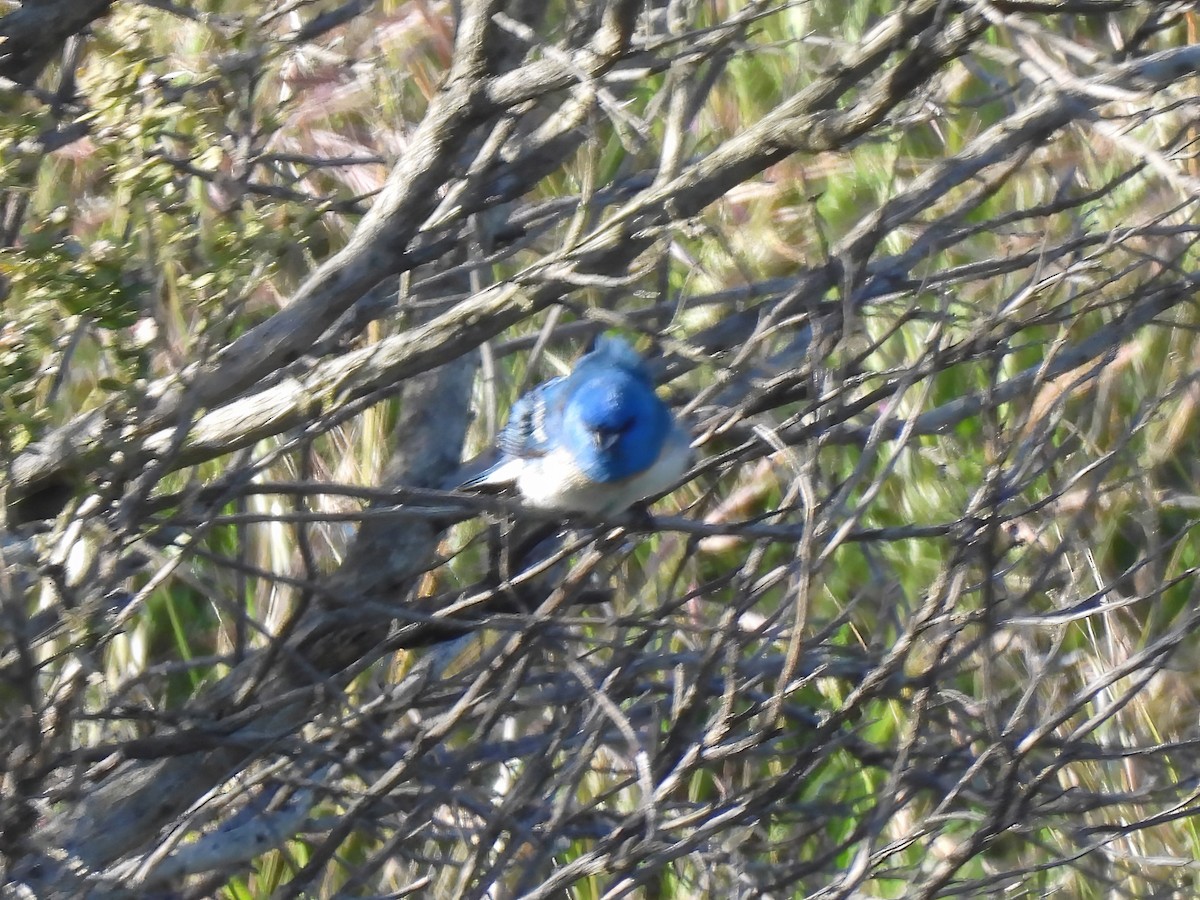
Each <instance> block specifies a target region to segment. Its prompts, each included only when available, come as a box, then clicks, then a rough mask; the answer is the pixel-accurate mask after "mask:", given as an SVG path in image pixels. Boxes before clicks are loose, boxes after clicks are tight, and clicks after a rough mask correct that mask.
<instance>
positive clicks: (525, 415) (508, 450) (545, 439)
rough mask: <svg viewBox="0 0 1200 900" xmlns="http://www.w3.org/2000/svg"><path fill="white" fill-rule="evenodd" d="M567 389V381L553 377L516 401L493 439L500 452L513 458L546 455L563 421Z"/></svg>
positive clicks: (552, 446)
mask: <svg viewBox="0 0 1200 900" xmlns="http://www.w3.org/2000/svg"><path fill="white" fill-rule="evenodd" d="M567 390H568V385H567V379H566V378H552V379H550V380H549V381H547V382H544V383H542V384H539V385H538V386H537V387H535V388H534V389H533V390H531V391H529V392H528V393H526V394H525V395H523V396H522V397H521V398H520V399H518V400H517V402H516V403H514V404H513V407H512V410H511V411H510V412H509V414H508V423H507V424H506V425H505V426H504V428H503V429H502V430H501V431H500V434H499V435H498V436H497V437H496V446H497V447H499V448H500V452H501V453H502V454H503V455H504V456H506V457H510V458H515V459H537V458H538V457H540V456H545V455H546V454H547V453H549V452H550V450H552V449H553V448H554V444H555V437H556V435H557V432H558V428H559V427H560V424H561V422H562V410H563V403H564V401H565V399H566V396H565V395H566V393H567Z"/></svg>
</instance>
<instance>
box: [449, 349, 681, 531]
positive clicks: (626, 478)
mask: <svg viewBox="0 0 1200 900" xmlns="http://www.w3.org/2000/svg"><path fill="white" fill-rule="evenodd" d="M496 444H497V447H498V449H499V451H500V458H499V459H498V460H497V461H496V462H495V463H493V464H492V465H490V466H488V468H487V469H485V470H484V471H483V472H481V473H480V474H478V475H476V476H474V477H472V478H469V479H468V480H467V481H465V482H463V483H461V484H460V487H464V488H479V487H509V486H511V487H515V488H516V490H517V493H519V494H520V496H521V498H522V500H523V501H524V502H525V503H526V504H527V505H528V506H530V507H532V508H535V509H546V510H555V511H558V512H567V513H571V512H578V513H590V514H592V515H598V516H611V515H615V514H616V513H620V512H623V511H624V510H626V509H628V508H629V507H630V506H632V505H633V504H634V503H636V502H637V501H638V500H642V499H644V498H646V497H650V496H652V495H654V494H659V493H662V492H663V491H665V490H666V489H667V488H669V487H671V485H673V484H674V483H675V482H676V481H678V480H679V479H680V478H681V477H682V476H683V473H684V472H686V471H687V469H688V466H689V464H690V462H691V455H692V454H691V439H690V436H689V435H688V433H687V431H686V430H685V429H683V428H682V427H681V426H680V425H679V424H678V423H677V422H676V421H675V417H674V416H673V415H671V410H670V409H668V408H667V405H666V404H665V403H663V402H662V400H660V399H659V397H658V395H657V394H656V393H655V392H654V383H653V382H652V381H651V379H650V373H649V372H648V371H647V370H646V366H645V364H644V362H643V361H642V358H641V357H640V356H639V355H638V354H637V351H635V350H634V349H633V348H632V347H630V346H629V344H628V343H626V342H625V341H624V340H622V339H621V338H618V337H611V336H603V337H601V338H599V339H598V340H597V342H596V346H595V348H594V349H593V350H592V351H591V352H590V353H588V354H586V355H585V356H583V357H582V358H581V359H580V360H579V362H577V363H576V364H575V368H574V369H572V370H571V372H570V374H568V375H566V376H563V377H561V378H552V379H550V380H549V381H547V382H544V383H543V384H540V385H538V386H537V387H535V388H533V389H532V390H530V391H529V392H528V393H526V394H525V395H524V396H522V397H521V398H520V399H519V400H517V402H516V403H514V404H513V408H512V410H511V412H510V413H509V417H508V424H506V425H505V426H504V429H503V430H502V431H501V432H500V435H499V437H498V438H497V440H496Z"/></svg>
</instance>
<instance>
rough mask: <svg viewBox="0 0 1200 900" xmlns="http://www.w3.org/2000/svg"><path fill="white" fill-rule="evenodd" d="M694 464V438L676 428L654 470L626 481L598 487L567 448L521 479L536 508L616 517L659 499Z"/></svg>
mask: <svg viewBox="0 0 1200 900" xmlns="http://www.w3.org/2000/svg"><path fill="white" fill-rule="evenodd" d="M690 461H691V448H690V446H689V441H688V436H687V433H686V432H685V431H683V430H682V429H681V428H679V427H678V426H677V427H675V428H673V429H672V431H671V434H670V436H669V437H668V439H667V442H666V443H665V444H664V445H663V450H662V453H660V454H659V455H658V459H657V460H655V461H654V464H653V465H652V466H650V468H648V469H646V470H645V471H643V472H639V473H638V474H636V475H631V476H630V477H629V478H625V479H622V480H621V481H612V482H608V483H606V484H595V483H593V482H591V481H589V480H588V479H587V478H585V477H584V476H583V474H582V473H581V472H580V471H579V469H578V467H577V466H576V465H575V462H574V460H573V459H572V457H571V455H570V454H569V453H567V452H566V451H564V450H562V449H558V450H555V451H553V452H552V453H550V454H548V455H546V456H544V457H542V458H541V459H538V460H534V461H531V462H527V463H526V464H525V466H524V467H523V468H522V470H521V472H520V474H519V475H518V477H517V479H516V487H517V490H518V491H519V492H520V494H521V497H522V499H523V500H524V501H525V502H526V503H527V504H528V505H529V506H532V507H534V508H536V509H553V510H559V511H562V512H582V513H591V514H593V515H615V514H616V513H619V512H624V511H625V510H626V509H628V508H629V507H630V506H632V505H633V504H634V503H636V502H637V501H638V500H642V499H644V498H646V497H649V496H652V495H654V494H659V493H662V492H663V491H665V490H666V489H667V488H669V487H670V486H671V485H672V484H674V483H675V482H676V481H678V480H679V479H680V478H681V477H682V476H683V473H684V472H686V471H687V468H688V464H689V463H690Z"/></svg>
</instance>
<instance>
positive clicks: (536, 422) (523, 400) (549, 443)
mask: <svg viewBox="0 0 1200 900" xmlns="http://www.w3.org/2000/svg"><path fill="white" fill-rule="evenodd" d="M565 393H566V379H565V378H552V379H550V380H549V381H547V382H544V383H542V384H539V385H538V386H537V387H535V388H533V389H531V390H530V391H528V392H527V393H525V394H524V395H522V396H521V397H520V398H519V399H518V400H517V402H516V403H514V404H513V406H512V410H510V411H509V414H508V422H507V423H506V424H505V426H504V428H502V429H501V430H500V434H498V435H497V436H496V451H493V452H492V453H490V454H486V455H485V457H486V459H485V461H484V467H483V469H482V470H478V464H476V465H473V466H469V467H465V468H468V469H469V470H470V469H475V470H477V471H473V472H471V471H468V473H466V474H465V477H461V476H462V474H463V473H460V479H459V481H458V483H457V485H456V486H457V487H460V488H478V487H504V486H505V485H509V484H512V483H513V482H514V481H516V480H517V477H518V476H519V475H520V474H521V471H522V469H523V468H524V467H525V466H526V465H527V464H528V463H529V461H530V460H534V459H539V458H541V457H543V456H545V455H546V454H547V453H549V452H550V451H551V450H552V449H553V448H554V439H553V437H552V436H553V435H554V434H555V433H556V430H557V428H558V425H559V423H560V422H561V420H562V407H563V402H564V400H565V396H564V395H565ZM497 451H498V457H497ZM473 462H474V461H473Z"/></svg>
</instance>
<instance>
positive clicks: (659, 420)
mask: <svg viewBox="0 0 1200 900" xmlns="http://www.w3.org/2000/svg"><path fill="white" fill-rule="evenodd" d="M566 419H567V427H568V429H569V431H570V432H571V433H572V434H573V438H574V446H573V447H572V448H571V449H572V452H573V453H574V454H575V456H576V458H577V461H578V462H579V464H580V465H581V467H582V468H583V469H584V470H585V471H586V472H587V474H588V475H589V477H592V478H594V479H595V480H597V481H615V480H618V479H621V478H626V477H628V476H630V475H633V474H636V473H637V472H640V471H642V470H644V469H646V468H648V467H649V466H651V465H652V464H653V463H654V461H655V460H656V459H657V458H658V454H659V451H660V450H661V449H662V443H663V440H664V438H665V436H666V433H667V431H668V430H669V429H670V425H671V418H670V412H669V411H668V410H667V408H666V406H665V405H664V404H663V402H662V401H661V400H660V399H659V398H658V396H657V395H656V394H655V393H654V388H653V386H652V385H651V384H649V383H648V382H646V381H644V380H643V379H642V378H640V377H639V376H638V375H637V374H634V373H631V372H629V371H626V370H623V369H608V370H605V371H603V372H599V373H597V374H596V375H595V376H594V377H591V378H589V379H587V381H585V382H584V383H582V384H580V385H579V387H578V389H577V390H576V391H575V392H574V393H573V395H572V397H571V399H570V400H569V401H568V404H567V410H566Z"/></svg>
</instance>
